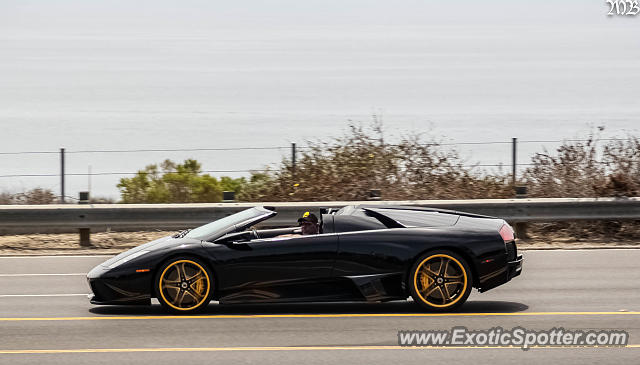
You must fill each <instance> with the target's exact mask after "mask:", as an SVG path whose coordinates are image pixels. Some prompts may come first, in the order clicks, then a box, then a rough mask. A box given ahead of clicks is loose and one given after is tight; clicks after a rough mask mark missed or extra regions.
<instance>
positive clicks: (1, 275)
mask: <svg viewBox="0 0 640 365" xmlns="http://www.w3.org/2000/svg"><path fill="white" fill-rule="evenodd" d="M86 275H87V274H86V273H80V272H74V273H65V274H0V277H12V278H13V277H20V276H86Z"/></svg>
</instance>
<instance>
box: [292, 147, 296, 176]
mask: <svg viewBox="0 0 640 365" xmlns="http://www.w3.org/2000/svg"><path fill="white" fill-rule="evenodd" d="M291 176H292V177H293V178H294V179H295V178H296V143H295V142H292V143H291Z"/></svg>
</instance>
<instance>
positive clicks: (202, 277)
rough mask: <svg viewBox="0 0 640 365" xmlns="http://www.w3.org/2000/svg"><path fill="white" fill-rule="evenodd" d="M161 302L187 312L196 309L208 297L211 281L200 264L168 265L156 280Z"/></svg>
mask: <svg viewBox="0 0 640 365" xmlns="http://www.w3.org/2000/svg"><path fill="white" fill-rule="evenodd" d="M158 286H159V288H158V289H159V292H160V295H161V296H162V300H163V301H164V302H165V303H166V304H167V305H168V306H170V307H171V308H173V309H176V310H180V311H189V310H193V309H195V308H198V307H199V306H200V305H201V304H202V303H203V302H204V301H205V300H207V298H208V297H209V291H210V290H211V280H210V279H209V275H208V274H207V270H205V269H204V268H203V267H202V266H201V265H200V264H198V263H197V262H194V261H191V260H178V261H175V262H172V263H171V264H169V265H168V266H167V267H166V268H165V269H164V271H162V274H161V275H160V280H158Z"/></svg>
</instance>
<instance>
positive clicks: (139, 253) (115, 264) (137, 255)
mask: <svg viewBox="0 0 640 365" xmlns="http://www.w3.org/2000/svg"><path fill="white" fill-rule="evenodd" d="M147 252H149V251H144V250H142V251H138V252H136V253H132V254H131V255H129V256H125V257H123V258H121V259H120V260H118V261H116V262H114V263H113V264H111V265H109V268H110V269H113V268H114V267H116V266H120V265H122V264H124V263H125V262H127V261H131V260H133V259H135V258H136V257H140V256H142V255H144V254H145V253H147Z"/></svg>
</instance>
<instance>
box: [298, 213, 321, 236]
mask: <svg viewBox="0 0 640 365" xmlns="http://www.w3.org/2000/svg"><path fill="white" fill-rule="evenodd" d="M298 224H299V225H300V227H301V228H302V234H303V235H306V234H318V231H319V227H318V217H316V215H315V214H313V213H309V212H305V213H304V214H303V215H302V217H301V218H298Z"/></svg>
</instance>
